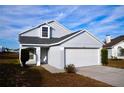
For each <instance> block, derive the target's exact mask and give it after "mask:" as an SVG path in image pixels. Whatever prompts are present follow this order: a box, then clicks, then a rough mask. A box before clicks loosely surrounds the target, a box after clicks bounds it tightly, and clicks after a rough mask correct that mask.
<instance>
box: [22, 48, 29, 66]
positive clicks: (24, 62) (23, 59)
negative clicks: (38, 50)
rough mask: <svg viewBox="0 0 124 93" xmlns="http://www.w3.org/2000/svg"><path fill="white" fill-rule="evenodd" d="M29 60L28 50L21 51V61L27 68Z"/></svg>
mask: <svg viewBox="0 0 124 93" xmlns="http://www.w3.org/2000/svg"><path fill="white" fill-rule="evenodd" d="M28 60H29V50H28V49H22V50H21V61H22V64H23V66H25V64H26V61H28Z"/></svg>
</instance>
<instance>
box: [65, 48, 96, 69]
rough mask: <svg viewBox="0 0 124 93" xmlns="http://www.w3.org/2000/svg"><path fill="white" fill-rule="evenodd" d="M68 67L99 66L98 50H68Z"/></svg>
mask: <svg viewBox="0 0 124 93" xmlns="http://www.w3.org/2000/svg"><path fill="white" fill-rule="evenodd" d="M65 52H66V53H65V54H66V58H65V59H66V65H68V64H74V65H75V66H76V67H80V66H90V65H98V49H66V51H65Z"/></svg>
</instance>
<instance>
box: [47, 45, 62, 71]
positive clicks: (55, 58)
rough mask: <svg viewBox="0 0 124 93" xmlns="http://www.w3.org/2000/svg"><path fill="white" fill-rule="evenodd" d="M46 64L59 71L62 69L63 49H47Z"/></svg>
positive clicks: (58, 47)
mask: <svg viewBox="0 0 124 93" xmlns="http://www.w3.org/2000/svg"><path fill="white" fill-rule="evenodd" d="M48 64H49V65H51V66H54V67H56V68H59V69H63V68H64V48H63V47H60V46H54V47H50V48H49V52H48Z"/></svg>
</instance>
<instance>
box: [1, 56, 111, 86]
mask: <svg viewBox="0 0 124 93" xmlns="http://www.w3.org/2000/svg"><path fill="white" fill-rule="evenodd" d="M2 56H3V55H2ZM0 57H1V55H0ZM17 58H18V56H15V57H14V58H13V57H12V58H11V54H9V56H7V57H6V59H5V58H3V59H2V58H1V59H0V86H1V87H3V86H4V87H8V86H9V87H12V86H13V87H15V86H27V87H30V86H32V87H35V86H38V87H39V86H42V87H59V86H60V87H107V86H110V85H108V84H105V83H102V82H100V81H96V80H94V79H90V78H88V77H84V76H80V75H77V74H73V73H57V74H52V73H50V72H48V71H46V70H45V69H44V68H42V67H41V66H40V67H36V66H34V67H31V66H27V67H23V68H22V67H20V65H19V61H18V59H17Z"/></svg>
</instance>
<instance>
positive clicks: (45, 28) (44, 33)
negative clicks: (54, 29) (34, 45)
mask: <svg viewBox="0 0 124 93" xmlns="http://www.w3.org/2000/svg"><path fill="white" fill-rule="evenodd" d="M48 30H49V29H48V27H42V37H45V38H48V37H49V36H48V35H49V32H48Z"/></svg>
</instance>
